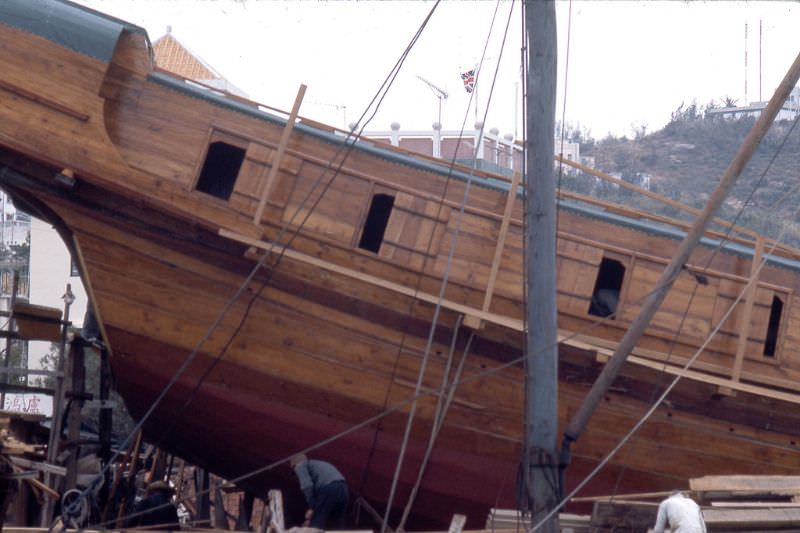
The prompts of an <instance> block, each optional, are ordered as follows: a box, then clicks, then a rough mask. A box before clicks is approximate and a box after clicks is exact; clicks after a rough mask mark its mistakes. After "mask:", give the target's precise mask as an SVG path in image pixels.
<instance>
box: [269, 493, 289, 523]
mask: <svg viewBox="0 0 800 533" xmlns="http://www.w3.org/2000/svg"><path fill="white" fill-rule="evenodd" d="M267 497H268V498H269V530H270V531H271V532H272V533H283V532H284V529H285V526H284V521H283V494H282V493H281V491H279V490H271V491H269V492H268V493H267Z"/></svg>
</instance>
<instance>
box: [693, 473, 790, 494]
mask: <svg viewBox="0 0 800 533" xmlns="http://www.w3.org/2000/svg"><path fill="white" fill-rule="evenodd" d="M689 488H690V489H691V490H693V491H703V492H709V491H725V492H771V491H784V492H787V491H788V492H792V493H794V492H799V493H800V476H703V477H698V478H692V479H690V480H689Z"/></svg>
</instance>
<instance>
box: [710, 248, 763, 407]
mask: <svg viewBox="0 0 800 533" xmlns="http://www.w3.org/2000/svg"><path fill="white" fill-rule="evenodd" d="M763 255H764V237H762V236H759V237H758V239H756V249H755V252H754V253H753V262H752V263H751V264H750V280H751V281H750V285H749V286H748V287H747V293H746V294H745V296H744V297H745V302H744V308H743V309H742V316H741V320H740V322H739V340H738V344H737V345H736V358H735V359H734V361H733V370H732V371H731V380H732V381H739V379H740V378H741V376H742V365H743V364H744V354H745V352H746V351H747V339H748V338H749V336H750V326H751V324H750V321H751V318H752V315H753V304H754V303H755V299H756V289H757V288H758V269H759V268H760V266H761V257H762V256H763ZM719 392H720V393H721V394H727V395H733V394H734V392H733V389H730V388H728V387H720V389H719Z"/></svg>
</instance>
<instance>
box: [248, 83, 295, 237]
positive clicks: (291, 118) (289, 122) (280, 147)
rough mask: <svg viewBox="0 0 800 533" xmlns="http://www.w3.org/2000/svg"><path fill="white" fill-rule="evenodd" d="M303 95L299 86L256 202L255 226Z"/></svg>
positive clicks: (262, 209)
mask: <svg viewBox="0 0 800 533" xmlns="http://www.w3.org/2000/svg"><path fill="white" fill-rule="evenodd" d="M305 94H306V86H305V85H300V88H299V89H298V90H297V96H296V97H295V99H294V105H293V106H292V112H291V113H290V114H289V119H288V120H287V121H286V127H285V128H284V129H283V133H282V134H281V140H280V142H279V143H278V149H277V151H276V152H275V156H274V157H273V158H272V166H271V167H270V169H269V176H268V177H267V183H266V184H265V185H264V192H263V193H262V194H261V200H260V201H259V202H258V209H256V214H255V216H254V217H253V222H254V223H256V224H259V223H260V222H261V217H262V216H263V215H264V207H265V206H266V205H267V199H268V198H269V191H270V189H272V184H273V182H274V181H275V176H277V175H278V169H279V168H280V166H281V158H282V157H283V152H284V150H286V144H287V143H288V142H289V136H290V135H291V134H292V130H293V129H294V123H295V121H296V120H297V112H298V111H300V104H301V103H302V102H303V96H305Z"/></svg>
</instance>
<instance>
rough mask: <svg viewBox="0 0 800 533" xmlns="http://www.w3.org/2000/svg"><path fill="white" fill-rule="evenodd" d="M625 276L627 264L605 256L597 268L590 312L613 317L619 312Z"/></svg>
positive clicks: (595, 314)
mask: <svg viewBox="0 0 800 533" xmlns="http://www.w3.org/2000/svg"><path fill="white" fill-rule="evenodd" d="M624 278H625V266H624V265H623V264H622V263H621V262H620V261H617V260H616V259H609V258H607V257H604V258H603V260H602V261H601V262H600V267H599V268H598V269H597V280H596V281H595V282H594V290H593V291H592V301H591V302H590V304H589V314H590V315H594V316H601V317H604V318H605V317H611V319H612V320H614V318H615V317H614V313H616V312H617V304H618V303H619V293H620V290H621V289H622V280H623V279H624Z"/></svg>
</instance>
